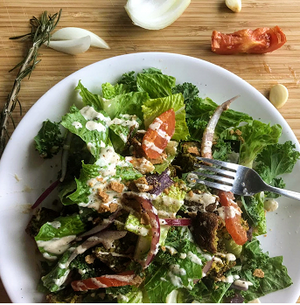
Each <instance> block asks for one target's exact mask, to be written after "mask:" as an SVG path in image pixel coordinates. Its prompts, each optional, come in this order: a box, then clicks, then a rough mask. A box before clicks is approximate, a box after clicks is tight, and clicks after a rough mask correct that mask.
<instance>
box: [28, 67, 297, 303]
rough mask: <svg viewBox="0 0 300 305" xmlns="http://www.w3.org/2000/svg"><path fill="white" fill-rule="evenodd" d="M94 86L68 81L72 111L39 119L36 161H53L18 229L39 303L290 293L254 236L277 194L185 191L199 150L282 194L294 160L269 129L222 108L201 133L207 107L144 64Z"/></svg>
mask: <svg viewBox="0 0 300 305" xmlns="http://www.w3.org/2000/svg"><path fill="white" fill-rule="evenodd" d="M101 85H102V90H101V92H90V91H89V90H88V89H87V88H86V87H85V86H84V80H81V81H79V83H78V86H77V87H76V88H75V90H76V91H78V93H79V95H80V96H81V100H82V107H78V106H75V105H72V106H71V107H70V110H69V112H68V113H66V114H65V115H64V116H63V117H62V118H61V121H60V122H52V121H50V120H47V121H45V122H44V123H43V125H42V127H41V129H40V131H39V133H38V134H37V136H36V137H35V139H34V141H35V147H36V150H37V154H39V155H40V156H41V157H42V158H52V157H53V156H54V155H56V154H61V160H62V161H61V168H60V169H59V172H58V176H57V181H55V182H54V183H53V184H52V185H51V186H49V188H48V189H47V190H46V191H45V192H44V193H43V194H42V195H41V197H40V198H39V199H38V200H37V202H36V203H35V204H34V209H35V210H34V211H35V213H34V216H33V217H32V219H31V220H30V222H29V224H28V226H27V228H26V231H27V233H28V234H30V235H31V236H32V238H34V240H35V242H36V245H37V248H38V250H39V252H40V255H41V279H40V282H39V284H38V290H39V291H41V292H43V293H44V294H45V296H46V299H47V301H49V302H54V303H61V302H66V303H77V302H78V303H83V302H120V303H190V302H200V303H224V302H228V303H230V302H231V303H237V302H239V303H243V302H244V303H248V302H250V301H253V300H256V299H258V298H259V297H261V296H264V295H266V294H268V293H272V292H274V291H277V290H280V289H284V288H286V287H288V286H290V285H292V280H291V278H290V277H289V275H288V273H287V269H286V267H285V266H284V265H283V264H282V263H283V258H282V257H281V256H278V257H270V256H269V254H268V253H264V252H263V251H262V249H261V246H260V242H259V240H258V239H257V237H258V236H260V235H264V234H266V232H267V224H266V217H265V215H266V210H272V208H274V206H276V202H277V201H276V197H277V196H278V195H275V194H271V193H263V192H261V193H258V194H256V195H255V196H253V197H243V196H238V195H235V194H232V193H230V192H222V191H218V190H216V189H212V188H209V187H206V186H205V185H202V184H201V185H200V184H191V183H190V173H191V172H192V171H194V170H195V164H197V163H199V162H201V161H199V159H198V157H199V156H203V155H207V154H208V155H209V156H210V157H211V158H214V159H218V160H222V161H230V162H234V163H239V164H242V165H245V166H248V167H251V168H253V169H255V170H256V171H257V172H258V173H259V174H260V175H261V177H262V178H263V179H264V181H265V182H267V183H269V184H271V185H273V186H278V187H284V186H285V184H284V181H283V179H282V175H283V174H285V173H290V172H291V171H292V169H293V167H294V165H295V163H296V161H297V160H298V159H299V155H300V154H299V152H298V151H297V150H296V148H295V145H294V144H293V143H292V142H290V141H287V142H285V143H282V144H281V143H280V142H279V138H280V136H281V132H282V128H281V126H279V125H276V124H275V125H270V124H268V123H262V122H261V121H258V120H255V119H253V118H252V117H251V116H249V115H248V114H246V113H242V112H238V111H234V110H232V109H228V110H224V111H222V112H221V113H219V117H218V118H217V120H215V125H214V128H211V125H210V123H211V121H212V119H213V118H214V119H216V113H217V109H219V107H218V105H217V104H216V103H215V102H214V101H212V100H211V99H210V98H200V97H199V90H198V88H197V87H196V86H195V85H193V84H191V83H182V84H178V83H177V82H176V79H175V78H174V77H173V76H169V75H165V74H163V73H162V72H161V71H160V70H159V69H156V68H149V69H144V70H143V71H141V72H134V71H131V72H126V73H124V74H123V75H122V76H120V78H119V80H118V81H117V82H116V83H114V84H111V83H103V84H101ZM236 103H238V100H237V101H236ZM55 188H56V191H58V197H57V200H56V201H55V202H54V203H53V204H52V203H51V202H49V199H48V198H47V195H48V194H49V193H50V192H51V191H52V190H53V189H55ZM50 204H51V208H50Z"/></svg>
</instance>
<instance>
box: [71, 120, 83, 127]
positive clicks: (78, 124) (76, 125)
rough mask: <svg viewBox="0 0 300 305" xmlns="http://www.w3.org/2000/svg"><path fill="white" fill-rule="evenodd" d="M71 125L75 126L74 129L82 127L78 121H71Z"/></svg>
mask: <svg viewBox="0 0 300 305" xmlns="http://www.w3.org/2000/svg"><path fill="white" fill-rule="evenodd" d="M72 125H73V126H74V127H75V128H76V129H79V128H82V124H81V123H80V122H76V121H75V122H73V123H72Z"/></svg>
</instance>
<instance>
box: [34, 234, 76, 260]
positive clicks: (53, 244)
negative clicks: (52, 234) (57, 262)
mask: <svg viewBox="0 0 300 305" xmlns="http://www.w3.org/2000/svg"><path fill="white" fill-rule="evenodd" d="M75 238H76V235H69V236H64V237H61V238H52V239H50V240H37V241H36V243H37V246H38V247H39V248H43V249H44V251H46V252H49V253H52V254H58V255H59V254H62V253H63V252H65V251H66V250H67V249H68V248H69V247H70V243H71V242H72V241H73V240H74V239H75Z"/></svg>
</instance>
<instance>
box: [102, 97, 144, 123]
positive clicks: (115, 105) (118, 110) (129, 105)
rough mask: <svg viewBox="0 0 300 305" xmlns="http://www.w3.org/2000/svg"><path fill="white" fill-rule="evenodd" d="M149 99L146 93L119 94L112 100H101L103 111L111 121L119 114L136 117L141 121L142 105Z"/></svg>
mask: <svg viewBox="0 0 300 305" xmlns="http://www.w3.org/2000/svg"><path fill="white" fill-rule="evenodd" d="M148 99H149V95H148V93H147V92H129V93H125V94H119V95H116V96H115V97H113V98H112V99H103V101H102V102H103V108H102V109H103V110H104V111H105V112H106V113H107V114H108V115H109V116H110V117H111V118H112V119H113V118H115V117H118V116H119V115H120V114H129V115H136V116H137V117H138V118H139V119H140V120H143V113H142V105H143V104H144V103H145V102H146V101H147V100H148Z"/></svg>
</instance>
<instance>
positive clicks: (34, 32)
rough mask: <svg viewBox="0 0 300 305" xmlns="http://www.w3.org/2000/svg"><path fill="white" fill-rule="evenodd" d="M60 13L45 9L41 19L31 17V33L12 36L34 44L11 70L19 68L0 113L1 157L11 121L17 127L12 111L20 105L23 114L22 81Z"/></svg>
mask: <svg viewBox="0 0 300 305" xmlns="http://www.w3.org/2000/svg"><path fill="white" fill-rule="evenodd" d="M60 15H61V10H60V11H59V12H58V13H56V14H54V15H49V16H48V14H47V12H46V11H45V12H43V13H42V15H41V17H40V18H39V19H38V18H36V17H33V18H31V19H30V25H31V32H30V33H28V34H25V35H22V36H18V37H12V38H11V39H23V40H25V39H26V40H30V41H31V43H32V46H31V47H30V48H29V50H28V52H27V55H26V56H25V57H24V59H23V60H22V61H21V62H20V63H18V64H17V65H16V66H15V67H14V68H13V69H11V70H10V71H12V70H15V69H17V68H19V71H18V74H17V76H16V78H15V81H14V83H13V86H12V89H11V92H10V93H9V95H8V97H7V102H6V103H5V105H4V107H3V109H2V111H1V114H0V157H1V156H2V153H3V151H4V149H5V146H6V144H7V140H8V139H9V133H8V124H9V121H11V122H12V123H13V127H14V128H15V123H14V120H13V118H12V113H13V111H14V109H15V107H16V105H19V107H20V114H21V115H22V106H21V103H20V101H19V99H18V94H19V91H20V89H21V82H22V80H23V79H24V78H25V77H26V76H30V74H31V72H32V71H33V70H34V68H35V67H36V65H37V64H38V63H39V62H40V60H37V56H38V50H39V48H40V47H41V46H42V45H43V44H44V43H46V42H49V41H50V37H51V32H52V31H53V30H54V28H55V27H56V25H57V23H58V21H59V19H60Z"/></svg>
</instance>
